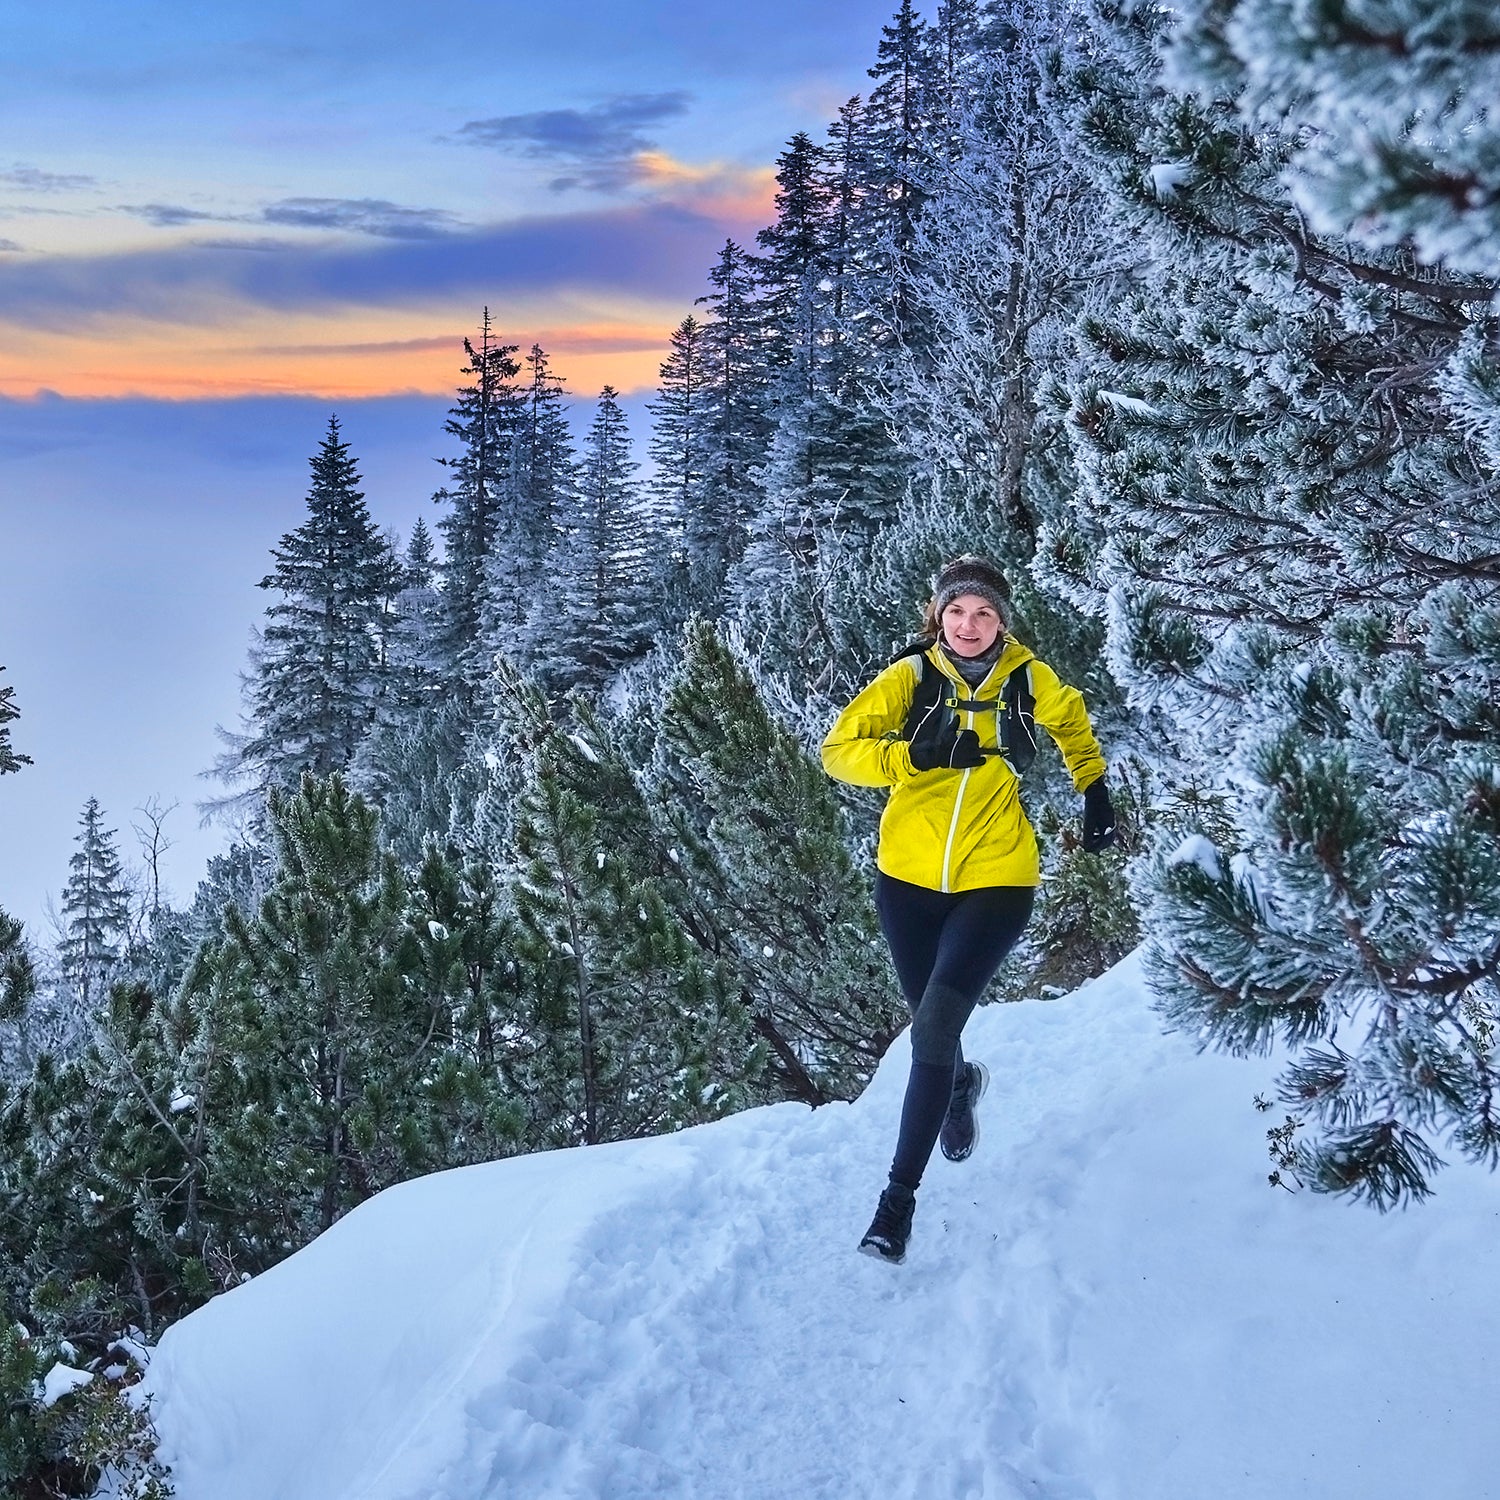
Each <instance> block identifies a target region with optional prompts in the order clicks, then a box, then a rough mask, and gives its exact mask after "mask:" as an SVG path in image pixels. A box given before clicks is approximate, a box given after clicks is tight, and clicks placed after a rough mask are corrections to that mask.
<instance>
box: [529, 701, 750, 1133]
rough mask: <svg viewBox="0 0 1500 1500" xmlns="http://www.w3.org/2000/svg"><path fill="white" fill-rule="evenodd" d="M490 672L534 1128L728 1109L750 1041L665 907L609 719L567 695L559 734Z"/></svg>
mask: <svg viewBox="0 0 1500 1500" xmlns="http://www.w3.org/2000/svg"><path fill="white" fill-rule="evenodd" d="M502 682H503V684H504V686H505V688H506V691H507V693H508V696H509V708H508V712H509V714H510V715H511V718H512V722H513V723H514V725H515V727H516V731H517V734H518V735H519V736H520V737H521V738H522V739H523V741H524V743H525V745H526V754H525V760H524V762H523V771H522V784H521V791H520V796H519V798H518V802H517V809H516V828H515V849H516V854H517V856H518V859H519V862H520V863H519V868H518V870H517V872H516V874H517V878H516V881H515V884H514V899H515V903H516V915H517V918H518V920H519V922H520V924H521V928H522V930H523V932H524V934H525V940H524V942H523V944H522V946H521V948H520V952H521V954H522V957H523V960H524V963H525V966H526V970H527V979H528V988H529V992H530V994H531V995H532V996H533V1003H534V1004H535V1007H536V1010H535V1014H534V1019H533V1021H532V1032H533V1034H534V1036H535V1038H536V1051H535V1054H534V1056H533V1057H532V1059H531V1060H530V1064H529V1070H528V1086H527V1089H526V1092H527V1094H528V1096H529V1097H530V1098H531V1099H532V1100H533V1102H534V1105H535V1104H536V1103H537V1102H540V1103H541V1105H542V1108H543V1113H544V1120H543V1121H542V1135H541V1139H542V1140H544V1141H547V1142H549V1143H557V1144H566V1143H576V1142H584V1143H588V1144H592V1143H594V1142H597V1141H601V1140H612V1139H620V1138H623V1137H628V1136H633V1135H647V1134H654V1133H659V1132H661V1131H664V1130H670V1129H674V1128H678V1127H680V1126H682V1125H687V1124H693V1123H697V1122H698V1121H701V1120H706V1119H712V1118H715V1117H717V1116H718V1115H721V1114H725V1113H729V1112H731V1111H733V1110H734V1109H736V1108H740V1107H742V1106H743V1105H744V1103H746V1102H747V1099H748V1097H749V1089H750V1087H751V1084H752V1081H753V1080H754V1077H755V1075H756V1073H757V1072H758V1071H759V1066H760V1062H761V1053H760V1049H759V1048H758V1047H756V1046H755V1045H754V1044H753V1042H752V1039H751V1037H750V1034H749V1025H748V1018H747V1016H746V1013H745V1009H744V1006H743V1004H742V1002H741V998H740V996H739V995H737V994H736V993H735V991H734V988H733V986H732V985H731V984H730V982H729V974H728V971H727V970H726V967H725V965H724V963H723V962H722V961H720V960H719V959H717V958H716V957H715V956H714V955H713V954H712V953H705V952H702V951H701V950H699V949H698V948H697V947H696V946H695V944H694V943H693V941H692V939H691V937H690V934H689V932H688V931H687V929H686V928H685V926H684V924H683V922H682V921H681V919H680V918H679V916H678V914H677V912H676V911H675V910H674V908H673V903H672V901H671V900H670V892H669V890H668V886H669V884H670V882H669V880H668V878H667V875H666V871H667V869H668V868H669V867H670V862H669V861H668V860H667V859H666V858H665V857H664V855H663V851H662V849H661V847H660V845H659V842H658V839H657V836H656V831H655V828H654V824H653V818H652V814H651V810H650V808H649V806H648V804H647V802H646V799H645V798H644V797H643V795H642V793H641V790H640V788H639V786H638V784H637V782H636V780H635V777H634V776H633V774H632V772H631V770H630V768H629V766H628V765H627V764H626V763H625V761H624V759H623V758H622V756H621V755H620V753H619V751H618V749H617V748H616V747H615V745H614V743H613V742H612V737H611V735H610V733H609V731H608V728H607V727H606V726H605V725H604V724H603V723H602V722H601V721H600V720H599V719H598V718H597V717H596V716H595V715H594V714H593V713H592V712H591V711H590V710H589V709H588V708H587V706H586V705H585V704H584V703H583V702H582V701H580V700H574V702H573V703H572V705H571V714H572V723H571V725H570V727H569V729H568V730H567V732H564V731H563V730H562V728H561V727H560V726H558V725H557V724H556V723H555V722H554V720H553V718H552V715H551V713H550V710H549V709H548V706H547V704H546V701H545V699H544V698H543V697H542V696H541V694H540V693H539V692H538V691H537V690H536V689H535V688H534V687H532V686H530V685H528V684H526V683H525V682H524V681H523V680H521V679H519V678H517V677H515V676H514V675H513V674H512V675H505V676H503V677H502Z"/></svg>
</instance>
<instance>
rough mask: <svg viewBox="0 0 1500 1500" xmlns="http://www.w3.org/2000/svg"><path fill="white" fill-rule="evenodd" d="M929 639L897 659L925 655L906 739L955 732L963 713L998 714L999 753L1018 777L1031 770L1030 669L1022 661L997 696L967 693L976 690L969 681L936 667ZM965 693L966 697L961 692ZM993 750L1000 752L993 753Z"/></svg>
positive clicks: (904, 732) (1033, 754) (1033, 731)
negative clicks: (979, 695) (973, 695)
mask: <svg viewBox="0 0 1500 1500" xmlns="http://www.w3.org/2000/svg"><path fill="white" fill-rule="evenodd" d="M928 644H930V643H928V642H920V641H919V642H916V643H914V645H913V646H911V647H908V648H907V649H906V650H904V651H902V653H901V655H900V656H898V657H897V658H896V660H897V661H901V660H903V659H904V658H905V657H908V656H912V655H916V654H917V653H920V656H919V657H918V659H919V660H920V662H921V664H922V675H921V679H920V680H919V681H918V683H917V691H916V693H915V695H914V696H913V698H912V701H911V709H910V711H909V712H908V713H907V715H906V724H905V726H904V727H903V729H902V731H901V738H902V739H904V740H906V741H908V742H909V743H912V744H921V743H922V741H923V740H927V739H937V738H938V737H939V736H940V735H943V734H944V732H945V731H950V732H953V733H956V732H957V730H958V715H959V714H970V713H972V714H995V715H996V716H997V718H996V723H995V741H996V743H997V744H998V745H999V747H1000V748H999V752H998V753H999V754H1001V755H1003V756H1004V757H1005V759H1006V760H1008V761H1009V762H1010V765H1011V769H1012V770H1013V771H1014V772H1015V773H1016V774H1017V775H1018V776H1019V775H1021V774H1022V773H1023V772H1025V771H1027V770H1028V769H1030V766H1031V763H1032V761H1034V760H1035V759H1036V699H1035V698H1033V697H1032V695H1031V672H1030V670H1029V667H1028V665H1027V663H1026V662H1022V663H1021V665H1020V666H1019V667H1016V668H1015V669H1014V670H1013V671H1012V672H1011V674H1010V676H1008V677H1007V678H1006V679H1005V681H1004V683H1003V684H1002V685H1001V688H1000V696H999V697H998V698H974V697H969V696H966V695H967V694H969V693H970V692H971V691H972V689H970V688H969V686H968V684H967V683H956V682H954V681H953V679H952V678H951V677H949V676H948V675H947V674H946V673H944V672H942V671H941V670H939V668H937V667H936V666H934V665H933V663H932V661H931V659H930V658H929V657H928V655H927V650H926V647H927V645H928ZM960 694H964V695H965V696H960ZM990 753H991V754H994V753H996V752H994V751H991V752H990Z"/></svg>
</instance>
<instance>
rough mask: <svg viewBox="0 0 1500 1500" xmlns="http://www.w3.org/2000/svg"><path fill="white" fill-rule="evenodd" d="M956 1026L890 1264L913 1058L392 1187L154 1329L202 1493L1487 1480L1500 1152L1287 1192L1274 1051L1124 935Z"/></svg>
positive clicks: (1431, 1495)
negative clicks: (1365, 1185)
mask: <svg viewBox="0 0 1500 1500" xmlns="http://www.w3.org/2000/svg"><path fill="white" fill-rule="evenodd" d="M965 1045H966V1048H967V1049H968V1050H969V1052H970V1054H971V1055H972V1056H975V1057H979V1058H982V1059H984V1060H985V1061H986V1062H987V1063H988V1064H989V1066H990V1069H991V1072H992V1083H991V1087H990V1092H989V1095H988V1096H987V1098H986V1100H985V1103H984V1106H983V1109H982V1112H981V1121H982V1138H981V1142H980V1145H979V1149H978V1151H977V1152H976V1154H975V1156H974V1158H973V1159H972V1160H971V1161H969V1162H967V1163H965V1164H964V1165H962V1166H953V1165H950V1164H949V1163H946V1162H944V1161H943V1160H942V1159H941V1158H940V1157H935V1158H934V1161H933V1165H932V1167H931V1169H930V1170H929V1174H928V1179H927V1183H926V1185H925V1187H924V1188H923V1191H922V1193H921V1195H920V1197H919V1201H918V1211H917V1223H916V1232H915V1235H914V1238H913V1241H912V1248H911V1252H910V1255H909V1257H908V1259H907V1263H906V1264H905V1265H904V1266H902V1267H899V1268H895V1267H890V1266H886V1265H882V1264H879V1263H877V1262H874V1261H872V1260H869V1259H867V1258H866V1257H863V1256H860V1255H858V1254H856V1253H855V1250H854V1246H855V1244H856V1242H857V1240H858V1238H859V1235H860V1233H861V1232H862V1231H863V1229H864V1227H865V1224H866V1222H867V1220H868V1217H869V1214H870V1212H871V1210H872V1208H873V1206H874V1201H875V1197H876V1194H877V1192H878V1190H879V1188H880V1186H881V1185H882V1181H883V1177H884V1168H885V1166H886V1164H887V1161H888V1158H889V1153H890V1150H891V1147H892V1145H893V1143H894V1138H895V1124H896V1116H897V1113H898V1111H899V1107H900V1098H901V1091H902V1086H903V1083H904V1079H905V1072H906V1065H907V1054H906V1050H905V1043H904V1042H901V1043H898V1044H897V1046H896V1047H895V1048H893V1050H892V1053H891V1055H890V1057H888V1058H887V1060H886V1062H885V1064H884V1065H883V1066H882V1068H881V1070H880V1072H879V1074H878V1075H877V1077H876V1078H875V1080H874V1082H873V1083H872V1085H871V1086H870V1088H869V1089H868V1090H867V1091H866V1093H865V1095H864V1096H863V1097H862V1098H861V1099H860V1100H858V1102H856V1103H855V1104H853V1105H836V1106H830V1107H828V1108H825V1109H820V1110H817V1111H808V1110H806V1109H804V1108H802V1107H800V1106H796V1105H790V1104H786V1105H779V1106H776V1107H774V1108H769V1109H760V1110H753V1111H750V1112H748V1113H746V1114H743V1115H740V1116H738V1117H736V1118H734V1119H731V1120H727V1121H724V1122H721V1123H719V1124H715V1125H709V1126H704V1127H701V1128H699V1129H696V1130H691V1131H687V1132H684V1133H683V1134H681V1135H677V1136H672V1137H666V1138H661V1139H653V1140H644V1141H633V1142H627V1143H622V1144H618V1145H612V1146H603V1147H595V1148H591V1149H579V1150H573V1151H560V1152H552V1153H547V1154H542V1155H536V1156H530V1157H524V1158H518V1159H515V1160H511V1161H505V1162H499V1163H495V1164H493V1165H490V1166H484V1167H475V1168H470V1169H467V1170H464V1171H457V1172H447V1173H441V1174H437V1175H435V1176H432V1177H428V1178H424V1179H422V1180H420V1181H416V1182H412V1183H408V1184H405V1185H403V1186H401V1187H398V1188H394V1189H392V1190H391V1191H389V1192H386V1193H384V1194H382V1195H381V1196H380V1197H378V1198H376V1199H374V1200H372V1201H371V1202H369V1203H367V1204H365V1205H364V1206H363V1207H361V1208H360V1209H358V1210H357V1211H355V1212H354V1213H352V1214H350V1215H349V1216H348V1217H347V1218H345V1219H344V1220H342V1221H341V1222H340V1223H339V1224H337V1225H336V1226H335V1227H334V1228H333V1229H332V1230H330V1231H329V1232H328V1233H327V1234H325V1235H324V1236H323V1237H322V1238H321V1239H319V1240H318V1241H317V1242H316V1243H314V1244H313V1245H311V1246H309V1247H308V1248H307V1249H306V1250H304V1251H302V1252H301V1253H300V1254H298V1255H296V1256H294V1257H293V1258H292V1259H291V1260H289V1261H287V1262H286V1263H285V1264H283V1265H281V1266H278V1267H277V1268H276V1269H274V1270H272V1271H270V1272H268V1273H266V1274H265V1275H262V1276H260V1277H258V1278H257V1279H256V1280H254V1281H253V1282H250V1283H249V1284H247V1285H246V1286H244V1287H242V1288H240V1289H239V1290H236V1291H234V1292H231V1293H229V1294H228V1295H226V1296H223V1297H220V1298H219V1299H217V1300H216V1301H214V1302H213V1303H211V1304H210V1305H209V1306H208V1307H206V1308H204V1309H203V1310H202V1311H200V1312H198V1313H196V1314H194V1315H193V1316H192V1317H190V1318H188V1319H186V1320H185V1321H184V1322H182V1323H180V1324H178V1325H177V1326H176V1327H174V1328H173V1329H171V1330H170V1331H169V1332H168V1333H167V1335H166V1336H165V1338H164V1339H163V1340H162V1343H161V1347H160V1349H159V1350H158V1352H157V1354H156V1358H155V1361H154V1363H153V1366H152V1369H151V1372H150V1375H149V1378H148V1382H147V1386H148V1390H149V1392H150V1394H151V1396H152V1399H153V1402H154V1410H155V1414H156V1417H157V1420H158V1424H159V1427H160V1430H161V1432H162V1436H163V1446H162V1452H161V1456H162V1458H163V1459H165V1460H166V1461H167V1462H168V1463H170V1464H171V1465H172V1466H173V1469H174V1477H175V1482H176V1485H177V1493H178V1496H179V1500H345V1497H347V1500H356V1497H358V1500H489V1497H493V1500H499V1497H504V1496H514V1495H525V1496H528V1497H543V1500H552V1497H556V1500H563V1497H568V1500H573V1497H577V1500H583V1497H591V1500H592V1497H608V1500H647V1497H650V1500H661V1497H667V1496H681V1497H689V1496H691V1497H694V1500H712V1497H722V1500H731V1497H733V1500H759V1497H766V1500H780V1497H798V1500H813V1497H822V1496H829V1497H833V1496H838V1497H841V1500H843V1497H849V1496H861V1497H863V1496H871V1495H891V1496H919V1495H920V1496H922V1497H924V1500H925V1497H929V1496H953V1497H960V1496H975V1497H980V1496H982V1497H985V1500H1011V1497H1021V1496H1026V1497H1032V1500H1035V1497H1048V1500H1239V1497H1243V1500H1252V1497H1253V1500H1290V1497H1295V1496H1304V1495H1306V1496H1316V1497H1319V1500H1345V1497H1347V1500H1356V1497H1357V1500H1386V1497H1389V1500H1397V1497H1402V1500H1405V1497H1407V1496H1411V1495H1422V1496H1424V1497H1428V1500H1449V1497H1451V1500H1472V1497H1477V1496H1481V1495H1484V1494H1488V1493H1491V1490H1490V1487H1489V1486H1490V1484H1491V1482H1492V1480H1493V1476H1494V1471H1495V1462H1494V1457H1493V1454H1494V1444H1493V1439H1492V1436H1491V1433H1492V1427H1491V1423H1492V1421H1493V1396H1494V1389H1495V1351H1496V1349H1497V1348H1500V1310H1497V1307H1496V1299H1495V1297H1494V1295H1493V1286H1494V1270H1493V1264H1492V1258H1493V1246H1494V1244H1495V1241H1496V1228H1497V1201H1496V1193H1495V1187H1496V1184H1495V1180H1494V1179H1493V1178H1492V1177H1490V1176H1489V1175H1487V1174H1484V1173H1481V1172H1476V1171H1473V1170H1469V1169H1464V1168H1455V1169H1453V1170H1452V1171H1451V1172H1449V1173H1447V1174H1445V1175H1443V1176H1442V1177H1441V1178H1440V1179H1439V1183H1438V1197H1437V1198H1436V1200H1435V1201H1434V1202H1432V1203H1431V1204H1429V1205H1428V1206H1427V1207H1425V1208H1421V1209H1417V1210H1413V1211H1410V1212H1408V1213H1405V1214H1395V1215H1390V1216H1387V1217H1384V1218H1382V1217H1380V1216H1378V1215H1376V1214H1374V1213H1372V1212H1371V1211H1369V1210H1367V1209H1362V1208H1358V1207H1354V1206H1351V1205H1347V1204H1344V1203H1339V1202H1333V1201H1330V1200H1328V1199H1325V1198H1317V1197H1314V1196H1312V1195H1310V1194H1305V1193H1304V1194H1298V1195H1293V1194H1289V1193H1286V1192H1282V1191H1279V1190H1277V1189H1275V1188H1272V1187H1270V1186H1268V1185H1267V1182H1266V1174H1267V1171H1268V1169H1269V1164H1268V1162H1267V1159H1266V1150H1265V1138H1264V1137H1265V1130H1266V1128H1267V1125H1268V1123H1275V1121H1276V1120H1277V1119H1279V1115H1277V1116H1274V1117H1268V1116H1265V1115H1262V1114H1260V1113H1258V1112H1257V1111H1256V1110H1255V1109H1254V1107H1253V1103H1252V1100H1253V1097H1254V1095H1255V1094H1256V1093H1257V1092H1259V1091H1264V1090H1267V1089H1268V1088H1269V1086H1270V1082H1271V1078H1272V1075H1273V1071H1274V1069H1273V1066H1272V1065H1271V1064H1269V1063H1265V1062H1258V1063H1243V1062H1235V1061H1232V1060H1229V1059H1225V1058H1220V1057H1212V1056H1209V1057H1200V1056H1198V1055H1196V1054H1195V1052H1194V1050H1193V1047H1192V1045H1191V1044H1190V1043H1189V1042H1188V1041H1186V1040H1184V1039H1183V1038H1182V1037H1179V1036H1164V1035H1162V1034H1161V1030H1160V1025H1159V1022H1158V1019H1157V1017H1156V1016H1155V1015H1154V1014H1153V1013H1152V1011H1151V1010H1150V1006H1149V1001H1148V1000H1147V998H1146V995H1145V993H1144V991H1143V989H1142V986H1141V980H1140V975H1139V970H1138V966H1137V964H1136V963H1135V961H1134V960H1127V961H1126V962H1125V963H1124V964H1122V965H1120V966H1119V967H1118V968H1117V969H1115V970H1114V971H1112V972H1111V973H1110V974H1108V975H1106V976H1105V977H1104V978H1103V979H1101V980H1099V981H1097V982H1096V983H1094V984H1092V985H1089V986H1087V987H1086V988H1084V989H1083V990H1080V991H1079V992H1078V993H1077V994H1074V995H1070V996H1068V997H1067V998H1065V999H1062V1000H1056V1001H1052V1002H1048V1003H1033V1004H1025V1005H1009V1006H991V1007H988V1008H985V1009H983V1010H981V1011H980V1012H979V1013H978V1014H977V1015H976V1016H975V1018H974V1020H973V1022H972V1023H971V1025H970V1028H969V1031H968V1032H967V1033H966V1036H965ZM1494 1482H1497V1483H1500V1481H1494Z"/></svg>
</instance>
